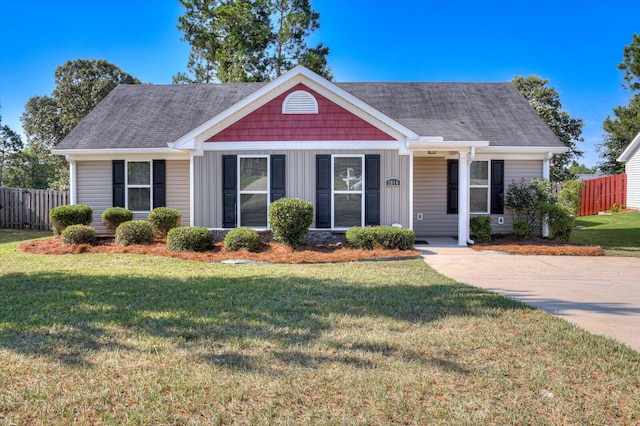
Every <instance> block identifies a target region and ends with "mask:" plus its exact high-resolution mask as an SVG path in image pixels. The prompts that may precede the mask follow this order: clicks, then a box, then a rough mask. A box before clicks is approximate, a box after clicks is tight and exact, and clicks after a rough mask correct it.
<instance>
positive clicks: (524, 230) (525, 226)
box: [513, 220, 533, 240]
mask: <svg viewBox="0 0 640 426" xmlns="http://www.w3.org/2000/svg"><path fill="white" fill-rule="evenodd" d="M531 232H533V228H532V227H531V224H530V223H529V222H527V221H526V220H514V221H513V233H514V234H515V236H516V237H518V238H522V239H523V240H526V239H528V238H530V237H531Z"/></svg>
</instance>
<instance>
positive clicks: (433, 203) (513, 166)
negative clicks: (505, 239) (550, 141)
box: [413, 157, 542, 238]
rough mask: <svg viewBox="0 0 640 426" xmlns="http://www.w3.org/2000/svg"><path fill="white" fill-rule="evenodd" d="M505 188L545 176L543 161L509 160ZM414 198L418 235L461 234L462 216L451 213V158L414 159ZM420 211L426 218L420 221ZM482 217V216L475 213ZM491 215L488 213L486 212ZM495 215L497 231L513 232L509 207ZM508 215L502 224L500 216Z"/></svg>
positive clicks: (493, 220) (505, 165)
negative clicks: (449, 170)
mask: <svg viewBox="0 0 640 426" xmlns="http://www.w3.org/2000/svg"><path fill="white" fill-rule="evenodd" d="M504 169H505V170H504V185H505V190H506V188H507V187H508V185H509V184H510V183H511V182H512V179H515V180H520V179H521V178H522V177H524V178H525V179H526V180H527V181H530V180H531V179H532V178H541V177H542V161H539V160H505V162H504ZM413 174H414V188H413V190H414V201H413V203H414V204H413V210H414V211H413V214H414V216H413V229H414V231H415V232H416V236H417V237H422V238H424V237H427V236H451V237H454V236H456V235H457V234H458V215H457V214H447V160H446V159H444V158H428V157H416V158H415V159H414V169H413ZM418 213H421V214H422V220H418ZM471 216H478V215H471ZM484 216H487V215H484ZM488 216H490V217H491V227H492V230H493V232H494V233H497V234H504V233H510V232H512V223H513V221H512V218H511V214H510V212H509V211H508V210H505V212H504V214H502V215H496V214H494V215H488ZM500 217H503V218H504V224H502V225H500V224H499V223H498V219H499V218H500Z"/></svg>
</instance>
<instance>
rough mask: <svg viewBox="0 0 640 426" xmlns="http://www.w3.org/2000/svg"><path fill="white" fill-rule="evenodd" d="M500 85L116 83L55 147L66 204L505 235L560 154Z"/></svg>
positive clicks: (526, 108)
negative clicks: (522, 182) (523, 189)
mask: <svg viewBox="0 0 640 426" xmlns="http://www.w3.org/2000/svg"><path fill="white" fill-rule="evenodd" d="M566 150H567V148H566V147H565V146H564V145H563V144H562V143H561V142H560V141H559V140H558V138H557V137H556V136H555V135H554V133H553V132H552V131H551V130H550V129H549V127H548V126H547V125H546V124H545V123H544V122H543V121H542V120H541V119H540V118H539V117H538V115H537V114H536V112H535V111H534V110H533V109H532V108H531V106H530V105H529V103H528V102H527V100H526V99H525V98H524V97H523V96H522V95H521V94H520V93H519V91H518V90H517V89H516V87H515V86H514V85H513V84H511V83H334V82H331V81H328V80H326V79H324V78H322V77H320V76H318V75H317V74H315V73H313V72H311V71H310V70H308V69H306V68H304V67H301V66H298V67H296V68H294V69H292V70H290V71H289V72H287V73H286V74H283V75H282V76H280V77H279V78H277V79H275V80H273V81H271V82H268V83H238V84H235V83H234V84H190V85H167V86H161V85H123V86H118V87H116V88H115V89H114V90H113V91H112V92H111V93H110V94H109V95H108V96H107V97H106V98H105V99H104V100H103V101H102V102H101V103H100V104H98V105H97V106H96V107H95V108H94V110H93V111H91V113H89V114H88V115H87V116H86V117H85V118H84V119H83V120H82V122H80V124H78V126H77V127H76V128H75V129H73V130H72V131H71V132H70V133H69V135H68V136H67V137H66V138H65V139H64V140H63V141H62V142H60V144H59V145H58V146H57V147H56V149H55V151H54V153H55V154H59V155H65V156H66V158H67V159H68V161H69V163H70V171H71V200H72V203H81V204H88V205H90V206H92V207H93V209H94V215H95V216H94V222H93V224H92V225H93V226H95V227H96V228H97V230H98V231H104V230H105V229H104V228H103V227H102V224H101V220H100V215H101V213H102V212H103V211H104V210H105V209H106V208H108V207H111V206H123V207H126V208H128V209H130V210H133V211H134V212H135V214H136V217H138V218H146V216H147V213H148V212H149V211H150V210H151V209H153V208H154V207H158V206H167V207H173V208H176V209H178V210H179V211H180V212H181V213H182V217H183V224H184V225H192V226H204V227H207V228H209V229H211V230H225V229H230V228H234V227H237V226H247V227H252V228H255V229H268V228H269V223H268V221H267V217H268V216H267V214H268V209H269V203H270V202H272V201H275V200H276V199H278V198H280V197H298V198H301V199H304V200H308V201H310V202H311V203H313V206H314V212H315V218H314V221H313V224H312V226H311V229H312V230H331V231H341V230H346V229H348V228H349V227H352V226H357V225H363V226H364V225H396V226H398V225H400V226H402V227H406V228H410V229H413V230H414V231H415V233H416V236H417V238H418V239H423V238H426V237H428V236H454V237H456V238H457V239H458V244H459V245H466V244H467V242H468V241H469V219H470V217H471V216H473V215H490V216H491V219H492V226H493V230H494V232H498V233H508V232H511V230H512V226H511V217H510V215H509V214H508V212H505V211H504V208H503V205H502V194H503V192H504V190H505V187H506V185H508V183H510V182H511V181H512V180H514V179H518V180H519V179H521V177H525V178H527V179H530V178H548V177H549V160H550V159H551V157H552V156H553V155H554V154H559V153H563V152H566Z"/></svg>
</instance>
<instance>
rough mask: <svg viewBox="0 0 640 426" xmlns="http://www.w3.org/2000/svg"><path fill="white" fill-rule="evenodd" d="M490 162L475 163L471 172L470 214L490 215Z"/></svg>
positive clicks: (472, 164)
mask: <svg viewBox="0 0 640 426" xmlns="http://www.w3.org/2000/svg"><path fill="white" fill-rule="evenodd" d="M490 175H491V168H490V167H489V161H473V162H472V163H471V167H470V170H469V212H470V213H475V214H478V213H481V214H488V213H489V197H490V196H491V191H490V190H489V182H491V176H490Z"/></svg>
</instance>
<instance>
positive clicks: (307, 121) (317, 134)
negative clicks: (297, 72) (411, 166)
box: [205, 83, 394, 142]
mask: <svg viewBox="0 0 640 426" xmlns="http://www.w3.org/2000/svg"><path fill="white" fill-rule="evenodd" d="M300 91H303V92H305V93H307V94H308V95H311V96H313V98H315V101H316V102H317V113H315V114H314V113H305V114H285V113H283V103H284V102H285V100H286V99H287V98H288V97H289V95H290V94H292V93H296V92H300ZM356 140H360V141H363V140H364V141H372V140H387V141H391V140H394V138H393V137H391V136H390V135H388V134H387V133H385V132H383V131H382V130H380V129H378V128H377V127H375V126H373V125H371V124H369V123H368V122H366V121H365V120H363V119H362V118H360V117H358V116H356V115H355V114H353V113H352V112H349V111H347V110H346V109H345V108H343V107H342V106H340V105H338V104H336V103H335V102H332V101H330V100H329V99H327V98H326V97H324V96H322V95H321V94H319V93H317V92H316V91H314V90H311V89H309V88H308V87H307V86H305V85H304V84H303V83H299V84H298V85H296V86H294V87H292V88H291V89H289V90H287V91H286V92H283V93H281V94H280V95H278V96H277V97H275V98H274V99H272V100H271V101H269V102H267V103H266V104H264V105H263V106H261V107H260V108H258V109H256V110H254V111H252V112H251V113H249V114H248V115H246V116H245V117H243V118H241V119H240V120H238V121H236V122H235V123H233V124H231V125H230V126H228V127H227V128H225V129H223V130H221V131H220V132H218V133H217V134H215V135H213V136H211V137H210V138H208V139H207V140H206V141H205V142H256V141H283V142H284V141H356Z"/></svg>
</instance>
